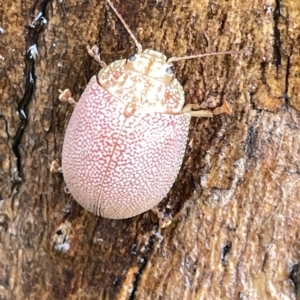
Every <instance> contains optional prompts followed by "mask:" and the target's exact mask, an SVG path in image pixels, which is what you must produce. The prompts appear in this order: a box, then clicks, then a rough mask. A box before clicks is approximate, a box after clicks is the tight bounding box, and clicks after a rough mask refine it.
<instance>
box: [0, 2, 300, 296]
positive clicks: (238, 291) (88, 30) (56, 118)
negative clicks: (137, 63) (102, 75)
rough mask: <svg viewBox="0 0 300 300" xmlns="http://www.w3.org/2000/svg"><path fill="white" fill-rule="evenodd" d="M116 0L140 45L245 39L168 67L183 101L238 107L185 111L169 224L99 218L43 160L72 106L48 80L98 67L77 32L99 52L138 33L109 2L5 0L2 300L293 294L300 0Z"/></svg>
mask: <svg viewBox="0 0 300 300" xmlns="http://www.w3.org/2000/svg"><path fill="white" fill-rule="evenodd" d="M115 5H116V7H117V9H118V11H119V12H120V13H121V14H122V16H123V17H124V19H125V20H126V21H127V22H128V24H129V27H130V28H131V29H132V30H133V31H134V32H135V34H136V36H137V38H138V39H139V40H140V42H141V43H142V45H143V48H144V49H146V48H154V49H156V50H159V51H161V52H164V53H165V54H166V55H167V56H169V57H170V56H183V55H186V54H195V53H201V52H210V51H224V50H230V49H233V50H237V49H248V54H247V55H238V56H237V55H233V56H224V57H221V56H218V57H208V58H205V59H194V60H187V61H182V62H178V63H176V64H175V66H174V69H175V71H176V76H177V78H178V80H179V81H180V82H181V83H182V84H183V86H184V89H185V92H186V102H187V103H199V104H203V103H206V104H207V105H208V106H209V105H211V103H216V104H217V105H221V104H222V103H223V102H224V101H225V100H226V101H228V102H229V103H230V105H231V107H232V109H233V111H234V115H233V116H228V115H224V114H222V115H219V116H215V117H214V118H212V119H194V120H193V121H192V123H191V127H190V136H189V143H188V146H187V150H186V156H185V159H184V163H183V166H182V169H181V172H180V175H179V176H178V178H177V180H176V182H175V184H174V186H173V188H172V189H171V191H170V193H169V195H168V197H167V198H166V199H164V201H162V203H161V205H160V209H161V210H163V211H165V212H166V213H168V214H170V215H172V216H173V217H174V220H173V223H172V224H171V225H170V226H169V227H167V228H165V229H162V230H160V229H159V228H158V226H157V220H156V219H155V218H153V215H152V213H150V212H147V213H144V214H143V215H140V216H138V217H135V218H132V219H127V220H118V221H115V220H108V219H103V218H101V217H97V216H94V215H92V214H90V213H88V212H86V211H85V210H83V209H82V208H81V207H80V206H79V205H78V204H77V203H76V202H75V201H74V200H73V199H72V197H71V195H69V194H66V193H64V182H63V176H62V175H58V174H55V175H53V174H51V173H50V171H49V164H50V163H51V161H52V160H54V159H57V160H60V157H61V148H62V142H63V136H64V131H65V129H66V126H67V122H68V119H69V117H70V115H71V113H72V107H70V106H68V105H66V104H63V103H60V102H59V101H58V94H59V92H58V89H63V88H70V90H71V91H72V92H73V95H74V97H75V98H77V99H78V98H79V97H80V94H81V93H82V91H83V90H84V88H85V86H86V84H87V82H88V81H89V79H90V78H91V76H92V75H94V74H95V73H96V72H97V71H98V70H99V66H98V65H97V64H96V63H95V62H94V61H93V60H92V59H91V58H90V57H89V56H88V55H87V52H86V49H85V47H86V45H88V44H89V45H92V44H94V43H95V44H98V45H99V47H100V50H101V55H102V56H101V57H102V59H103V60H104V61H106V62H107V63H110V62H112V61H114V60H116V59H120V58H124V57H125V58H126V57H128V56H130V55H131V54H133V53H134V52H135V46H134V44H133V42H132V41H131V39H130V37H129V35H128V33H127V32H126V31H125V29H124V27H123V26H122V25H121V23H120V22H119V21H118V20H117V18H116V16H115V15H114V13H113V12H112V11H111V10H110V9H109V7H108V6H107V4H106V3H105V2H104V1H100V0H98V1H96V0H91V1H74V0H57V1H56V0H53V1H47V0H39V1H1V2H0V41H1V43H0V90H1V101H0V138H1V140H0V205H1V206H0V299H164V300H165V299H297V297H299V296H298V283H299V280H298V276H299V275H298V268H299V250H300V245H299V227H298V223H299V215H300V199H299V195H300V150H299V149H300V138H299V133H300V131H299V129H300V113H299V110H300V99H299V86H300V75H299V74H300V71H299V67H300V55H299V51H300V44H299V36H300V2H299V1H293V0H282V1H280V0H277V1H275V0H268V1H267V0H265V1H261V0H253V1H242V0H236V1H234V0H230V1H207V0H183V1H182V0H180V1H179V0H173V1H170V0H162V1H155V0H148V1H142V2H141V1H137V0H132V1H119V3H117V2H115ZM33 45H36V47H37V49H38V56H37V57H36V59H34V56H35V55H34V53H35V50H34V49H35V48H34V47H31V46H33ZM30 47H31V48H30ZM29 49H31V50H29ZM170 155H172V154H170ZM158 180H159V178H158ZM68 246H70V248H68Z"/></svg>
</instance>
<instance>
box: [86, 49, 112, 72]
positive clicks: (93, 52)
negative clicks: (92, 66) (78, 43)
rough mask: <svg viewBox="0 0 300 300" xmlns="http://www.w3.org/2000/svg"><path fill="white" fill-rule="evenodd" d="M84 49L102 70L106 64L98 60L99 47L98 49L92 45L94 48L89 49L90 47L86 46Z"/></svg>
mask: <svg viewBox="0 0 300 300" xmlns="http://www.w3.org/2000/svg"><path fill="white" fill-rule="evenodd" d="M86 49H87V51H88V54H89V56H91V57H93V58H94V60H96V61H97V62H98V63H99V64H100V66H101V67H102V68H104V67H106V66H107V64H106V63H105V62H104V61H103V60H101V58H100V53H99V47H98V46H96V45H94V46H93V47H92V48H91V47H90V46H89V45H88V46H86Z"/></svg>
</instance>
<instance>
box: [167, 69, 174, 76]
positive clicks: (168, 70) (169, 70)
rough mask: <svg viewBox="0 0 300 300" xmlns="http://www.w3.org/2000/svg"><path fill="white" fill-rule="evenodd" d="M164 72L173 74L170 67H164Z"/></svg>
mask: <svg viewBox="0 0 300 300" xmlns="http://www.w3.org/2000/svg"><path fill="white" fill-rule="evenodd" d="M166 73H167V74H169V75H173V70H172V68H171V67H168V68H166Z"/></svg>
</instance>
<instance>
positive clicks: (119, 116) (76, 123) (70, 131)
mask: <svg viewBox="0 0 300 300" xmlns="http://www.w3.org/2000/svg"><path fill="white" fill-rule="evenodd" d="M107 3H108V4H109V6H110V7H111V9H112V10H113V11H114V12H115V14H116V15H117V17H118V18H119V19H120V21H121V22H122V24H123V25H124V27H125V28H126V30H127V31H128V33H129V35H130V36H131V38H132V39H133V40H134V42H135V44H136V47H137V49H138V51H137V53H136V54H135V55H133V56H131V57H130V58H129V59H122V60H117V61H114V62H113V63H111V64H110V65H108V66H104V67H103V68H102V69H101V70H100V72H99V73H98V75H97V76H94V77H92V78H91V80H90V82H89V83H88V85H87V87H86V89H85V90H84V92H83V94H82V96H81V98H80V99H79V101H78V102H77V103H76V105H75V109H74V111H73V113H72V116H71V118H70V121H69V124H68V126H67V129H66V133H65V138H64V142H63V150H62V171H63V176H64V179H65V182H66V184H67V186H68V189H69V191H70V192H71V194H72V195H73V197H74V198H75V200H76V201H77V202H78V203H79V204H81V205H82V206H83V207H84V208H86V209H87V210H88V211H90V212H92V213H94V214H96V215H101V216H102V217H105V218H112V219H123V218H130V217H133V216H136V215H139V214H141V213H143V212H145V211H147V210H149V209H151V208H153V207H154V206H156V205H157V204H158V203H159V202H160V201H161V200H162V199H163V198H164V197H165V196H166V194H167V193H168V191H169V190H170V188H171V187H172V185H173V183H174V181H175V179H176V177H177V175H178V172H179V170H180V167H181V164H182V161H183V156H184V153H185V148H186V143H187V138H188V130H189V125H190V121H191V117H194V116H195V117H212V116H213V114H212V112H210V111H204V110H198V111H195V110H193V105H191V104H187V105H185V106H184V102H185V99H184V91H183V88H182V86H181V84H180V83H179V82H178V80H177V79H176V78H174V74H173V72H172V69H171V67H172V62H175V61H178V60H181V59H191V58H200V57H204V56H208V55H216V54H232V53H241V52H243V51H226V52H218V53H206V54H199V55H192V56H184V57H178V58H177V57H171V58H170V59H168V60H167V58H166V56H165V55H164V54H163V53H161V52H158V51H155V50H152V49H146V50H144V51H143V50H142V46H141V44H140V43H139V42H138V41H137V39H136V38H135V36H134V35H133V33H132V32H131V30H130V29H129V27H128V25H127V24H126V23H125V21H124V20H123V18H122V16H121V15H120V14H119V13H118V11H117V10H116V8H115V7H114V6H113V4H112V3H111V1H110V0H107ZM88 52H89V54H90V55H92V56H94V58H95V59H96V60H97V61H98V62H99V63H100V64H101V65H103V62H102V61H101V60H100V56H99V54H98V48H97V47H95V46H94V47H93V48H89V47H88ZM60 100H62V101H68V102H71V103H73V104H74V99H73V98H72V97H71V94H70V92H69V90H66V91H64V92H62V93H61V95H60Z"/></svg>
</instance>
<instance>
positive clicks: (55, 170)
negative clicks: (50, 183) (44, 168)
mask: <svg viewBox="0 0 300 300" xmlns="http://www.w3.org/2000/svg"><path fill="white" fill-rule="evenodd" d="M50 172H51V173H62V167H61V166H60V164H59V163H58V162H57V161H56V160H54V161H53V162H52V163H51V165H50Z"/></svg>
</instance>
